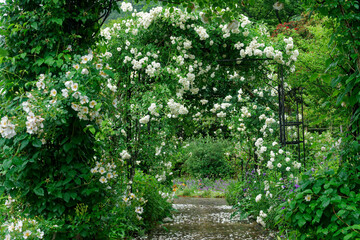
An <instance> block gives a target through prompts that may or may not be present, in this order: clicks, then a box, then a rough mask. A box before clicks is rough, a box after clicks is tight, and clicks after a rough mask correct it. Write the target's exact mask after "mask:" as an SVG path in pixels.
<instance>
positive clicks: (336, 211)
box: [277, 165, 360, 239]
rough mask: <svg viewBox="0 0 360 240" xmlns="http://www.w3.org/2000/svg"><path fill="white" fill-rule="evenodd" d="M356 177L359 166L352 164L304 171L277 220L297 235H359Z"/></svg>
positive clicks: (314, 237)
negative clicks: (322, 170) (316, 170)
mask: <svg viewBox="0 0 360 240" xmlns="http://www.w3.org/2000/svg"><path fill="white" fill-rule="evenodd" d="M359 177H360V175H359V167H355V168H354V166H351V165H347V166H344V167H343V168H342V169H339V171H337V172H336V173H335V171H334V170H333V169H328V170H326V171H324V172H321V173H318V174H313V173H312V172H308V173H305V174H303V175H302V181H301V183H300V187H299V188H298V189H297V190H296V191H295V192H294V193H293V194H292V195H291V196H290V197H291V201H289V202H286V203H284V204H283V205H281V207H282V210H280V211H279V213H278V216H277V218H278V219H279V222H280V223H281V224H284V225H285V226H286V227H289V228H290V229H293V230H294V232H293V233H292V234H294V235H295V236H297V239H324V238H331V239H357V238H359V237H360V231H359V230H360V229H359V227H360V222H359V200H360V194H359V193H358V189H359V187H360V186H359V185H360V181H359ZM280 226H281V225H280ZM294 235H292V236H294Z"/></svg>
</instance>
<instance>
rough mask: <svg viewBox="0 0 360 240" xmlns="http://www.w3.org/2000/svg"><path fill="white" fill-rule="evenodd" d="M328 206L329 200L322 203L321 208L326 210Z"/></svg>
mask: <svg viewBox="0 0 360 240" xmlns="http://www.w3.org/2000/svg"><path fill="white" fill-rule="evenodd" d="M329 204H330V199H325V201H323V202H322V204H321V206H322V207H323V208H326V207H327V206H329Z"/></svg>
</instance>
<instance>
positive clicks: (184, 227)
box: [138, 197, 271, 240]
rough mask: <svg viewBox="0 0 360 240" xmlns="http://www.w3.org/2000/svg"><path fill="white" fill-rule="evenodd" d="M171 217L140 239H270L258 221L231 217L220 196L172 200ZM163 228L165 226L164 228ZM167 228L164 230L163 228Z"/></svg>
mask: <svg viewBox="0 0 360 240" xmlns="http://www.w3.org/2000/svg"><path fill="white" fill-rule="evenodd" d="M173 207H174V208H175V209H177V212H175V213H174V216H173V219H165V223H164V224H162V225H161V226H159V227H158V228H156V229H155V230H154V231H152V232H151V233H150V234H149V235H148V236H144V237H141V238H138V239H139V240H145V239H149V240H150V239H151V240H208V239H209V240H220V239H221V240H235V239H241V240H252V239H254V240H258V239H271V238H269V235H268V234H267V233H266V232H264V231H263V230H262V229H261V228H260V227H259V226H258V225H257V224H254V223H253V224H250V223H249V222H241V223H240V222H239V221H238V219H231V218H230V216H231V213H232V212H233V209H232V208H231V206H229V205H227V203H226V201H225V199H222V198H184V197H181V198H179V199H175V201H174V204H173ZM164 227H165V229H164ZM166 229H167V230H166Z"/></svg>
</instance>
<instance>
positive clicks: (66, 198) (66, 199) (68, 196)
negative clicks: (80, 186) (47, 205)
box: [64, 192, 70, 202]
mask: <svg viewBox="0 0 360 240" xmlns="http://www.w3.org/2000/svg"><path fill="white" fill-rule="evenodd" d="M69 200H70V194H69V193H67V192H66V193H64V201H65V202H69Z"/></svg>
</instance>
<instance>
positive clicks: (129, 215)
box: [105, 171, 173, 239]
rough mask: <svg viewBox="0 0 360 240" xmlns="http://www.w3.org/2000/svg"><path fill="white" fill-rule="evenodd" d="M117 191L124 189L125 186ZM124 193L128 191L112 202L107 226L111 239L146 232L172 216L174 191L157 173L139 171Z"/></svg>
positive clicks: (106, 229)
mask: <svg viewBox="0 0 360 240" xmlns="http://www.w3.org/2000/svg"><path fill="white" fill-rule="evenodd" d="M130 186H131V187H130ZM117 191H122V192H123V191H124V189H117ZM125 192H127V194H123V195H119V199H118V200H115V201H114V202H113V203H112V204H113V208H112V210H111V211H110V214H109V216H108V220H107V225H106V227H105V231H108V233H109V234H108V236H109V238H110V239H122V238H126V237H127V236H136V235H138V234H144V233H145V231H147V230H150V229H151V228H153V227H154V226H155V225H156V224H158V223H159V222H161V220H162V219H164V218H165V217H169V216H170V215H171V214H170V211H171V210H172V207H171V202H172V197H173V194H170V193H169V191H168V188H166V187H164V186H163V185H162V184H160V183H159V182H158V181H157V180H156V178H155V177H154V176H151V175H146V174H144V173H142V172H140V171H137V172H136V173H135V175H134V179H133V181H132V183H131V185H128V187H127V190H125Z"/></svg>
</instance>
